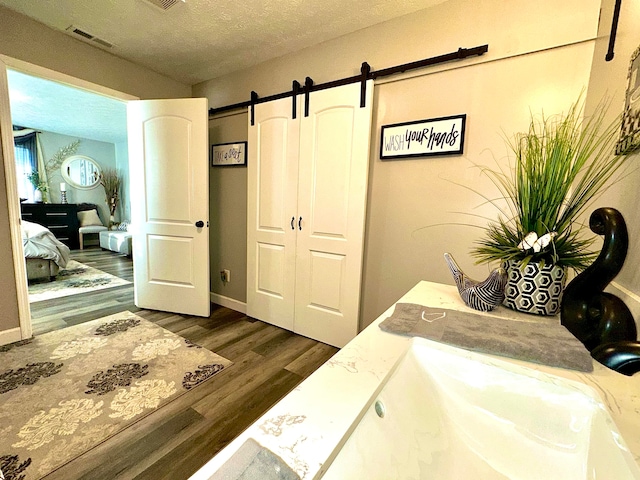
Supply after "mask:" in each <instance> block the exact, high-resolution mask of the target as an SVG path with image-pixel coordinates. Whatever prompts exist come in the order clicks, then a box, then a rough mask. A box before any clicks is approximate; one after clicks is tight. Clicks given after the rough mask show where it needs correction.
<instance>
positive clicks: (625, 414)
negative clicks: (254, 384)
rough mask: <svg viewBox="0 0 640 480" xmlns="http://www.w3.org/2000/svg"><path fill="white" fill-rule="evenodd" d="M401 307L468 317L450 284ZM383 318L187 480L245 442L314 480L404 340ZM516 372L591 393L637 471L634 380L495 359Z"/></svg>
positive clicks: (503, 313) (639, 428) (639, 399)
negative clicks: (528, 371) (547, 376)
mask: <svg viewBox="0 0 640 480" xmlns="http://www.w3.org/2000/svg"><path fill="white" fill-rule="evenodd" d="M398 301H399V302H405V303H417V304H421V305H425V306H430V307H442V308H447V309H452V310H459V311H468V312H473V313H475V314H482V312H478V311H476V310H471V309H470V308H468V307H467V306H465V305H464V303H463V302H462V300H461V299H460V296H459V295H458V291H457V289H456V288H455V287H453V286H450V285H442V284H437V283H431V282H424V281H423V282H420V283H418V284H417V285H416V286H415V287H414V288H412V289H411V290H410V291H409V292H407V294H405V295H404V296H403V297H402V298H401V299H399V300H398ZM394 307H395V305H392V306H391V307H390V308H389V309H388V310H387V311H386V312H384V313H383V314H382V315H380V317H379V318H378V319H377V320H375V321H374V322H373V323H372V324H371V325H369V326H368V327H367V328H366V329H365V330H363V331H362V332H361V333H360V334H359V335H358V336H357V337H356V338H354V339H353V340H352V341H351V342H349V343H348V344H347V345H346V346H345V347H344V348H342V349H341V350H340V351H339V352H338V353H337V354H336V355H334V356H333V357H332V358H331V359H330V360H329V361H328V362H327V363H325V364H324V365H323V366H322V367H320V368H319V369H318V370H317V371H316V372H314V373H313V374H312V375H311V376H310V377H308V378H307V379H306V380H305V381H304V382H302V383H301V384H300V385H298V387H296V388H295V389H294V390H293V391H292V392H291V393H289V394H288V395H287V396H285V397H284V398H283V399H282V400H281V401H280V402H278V403H277V404H276V405H275V406H274V407H272V408H271V409H270V410H269V411H268V412H267V413H266V414H265V415H263V416H262V417H261V418H260V419H259V420H258V421H256V422H255V423H254V424H253V425H252V426H250V427H249V428H248V429H247V430H245V431H244V432H243V433H242V434H241V435H240V436H239V437H238V438H236V439H235V440H234V441H233V442H231V443H230V444H229V445H228V446H227V447H226V448H225V449H224V450H222V451H221V452H220V453H219V454H218V455H216V456H215V457H214V458H212V459H211V460H210V461H209V462H208V463H207V464H205V465H204V466H203V467H202V468H201V469H200V470H198V471H197V472H196V473H195V474H194V475H193V476H192V477H191V480H205V479H208V478H209V477H210V476H211V475H212V474H213V473H214V472H216V471H217V470H218V469H219V468H220V466H221V465H222V464H223V463H224V462H226V461H227V460H228V459H229V458H230V457H231V456H232V455H233V454H234V452H235V451H236V450H237V449H238V448H239V447H240V446H241V445H242V444H243V443H244V442H245V441H246V440H247V439H248V438H253V439H255V440H256V441H257V442H258V443H260V444H261V445H263V446H264V447H266V448H268V449H269V450H271V451H272V452H274V453H275V454H276V455H278V456H279V457H281V458H282V459H283V460H284V461H285V462H286V463H287V464H288V465H289V466H291V468H292V469H293V470H295V471H296V472H297V473H298V475H300V477H301V478H303V479H314V478H320V477H321V476H322V474H323V473H324V472H325V470H326V468H327V467H328V465H329V464H330V462H331V461H332V460H333V458H334V457H335V455H336V454H337V447H338V446H339V445H341V443H342V442H343V441H344V437H345V435H346V434H347V433H348V432H349V430H350V428H351V426H352V424H353V423H354V421H355V420H356V419H357V416H358V414H359V413H360V411H361V409H362V408H363V406H364V405H366V404H367V403H368V402H369V400H370V399H371V398H372V396H373V395H374V394H375V393H376V390H377V389H378V387H379V385H380V383H381V382H382V380H383V379H384V378H385V377H386V376H387V374H388V373H389V371H390V370H391V368H392V367H393V366H394V364H395V363H396V361H397V359H398V358H399V356H400V355H402V354H403V353H404V351H405V350H406V349H407V348H408V345H409V341H410V338H409V337H403V336H399V335H395V334H391V333H386V332H383V331H382V330H380V328H379V327H378V324H379V323H380V322H382V321H383V320H384V319H385V318H387V317H388V316H389V315H390V314H391V313H392V312H393V309H394ZM486 315H489V316H493V317H499V318H506V319H511V320H516V321H525V322H542V323H550V324H552V323H554V324H557V323H559V317H558V316H556V317H540V316H536V315H527V314H522V313H518V312H515V311H513V310H510V309H508V308H505V307H498V308H497V309H496V310H494V311H492V312H487V313H486ZM496 358H501V359H503V360H508V361H511V362H513V363H515V364H518V365H524V366H527V367H529V368H532V369H535V370H539V371H543V372H548V373H552V374H554V375H558V376H561V377H563V378H568V379H570V380H576V381H579V382H581V383H584V384H587V385H589V386H591V387H593V388H594V389H595V390H596V391H597V392H598V394H599V395H600V397H601V399H602V401H603V403H604V404H605V405H606V406H607V408H608V410H609V413H610V415H611V417H612V418H613V420H614V422H615V423H616V426H617V427H618V430H619V431H620V433H621V434H622V437H623V438H624V440H625V442H626V443H627V446H628V447H629V449H630V450H631V452H632V454H633V456H634V458H635V460H636V462H637V463H639V464H640V433H639V432H640V374H637V375H635V376H633V377H627V376H625V375H621V374H618V373H616V372H614V371H612V370H610V369H608V368H606V367H604V366H602V365H600V364H599V363H597V362H594V371H593V372H592V373H582V372H577V371H573V370H566V369H561V368H554V367H546V366H543V365H538V364H534V363H529V362H524V361H519V360H512V359H506V358H504V357H496Z"/></svg>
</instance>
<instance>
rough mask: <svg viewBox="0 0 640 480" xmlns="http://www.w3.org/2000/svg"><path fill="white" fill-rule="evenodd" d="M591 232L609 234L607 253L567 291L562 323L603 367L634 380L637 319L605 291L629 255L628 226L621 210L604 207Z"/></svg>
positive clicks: (638, 355)
mask: <svg viewBox="0 0 640 480" xmlns="http://www.w3.org/2000/svg"><path fill="white" fill-rule="evenodd" d="M589 228H591V230H592V231H593V232H594V233H596V234H598V235H604V243H603V245H602V250H601V252H600V255H598V258H597V259H596V260H595V261H594V262H593V264H592V265H590V266H589V267H588V268H586V269H585V270H584V271H583V272H582V273H580V274H579V275H578V276H576V277H575V278H574V279H573V280H572V281H571V282H570V283H569V285H568V286H567V288H566V289H565V292H564V295H563V298H562V306H561V313H560V318H561V323H562V325H564V326H565V327H566V328H567V329H568V330H569V331H570V332H571V333H572V334H573V335H574V336H575V337H576V338H577V339H578V340H580V341H581V342H582V343H583V344H584V346H585V347H587V349H588V350H589V351H590V352H591V355H592V356H593V357H594V358H595V359H596V360H598V361H599V362H600V363H603V364H605V365H606V366H608V367H610V368H612V369H614V370H617V371H620V372H621V373H625V374H627V375H632V374H633V373H635V372H636V371H640V343H639V342H637V341H636V337H637V330H636V324H635V321H634V320H633V315H632V314H631V312H630V311H629V309H628V308H627V306H626V305H625V304H624V302H623V301H622V300H621V299H620V298H618V297H616V296H615V295H612V294H610V293H607V292H604V289H605V288H606V287H607V285H608V284H609V283H610V282H611V281H612V280H613V279H614V278H615V277H616V275H617V274H618V273H619V272H620V269H621V268H622V265H623V264H624V260H625V258H626V256H627V249H628V247H629V236H628V233H627V225H626V224H625V221H624V218H622V215H621V214H620V212H618V211H617V210H616V209H614V208H599V209H597V210H596V211H594V212H593V213H592V214H591V218H590V219H589Z"/></svg>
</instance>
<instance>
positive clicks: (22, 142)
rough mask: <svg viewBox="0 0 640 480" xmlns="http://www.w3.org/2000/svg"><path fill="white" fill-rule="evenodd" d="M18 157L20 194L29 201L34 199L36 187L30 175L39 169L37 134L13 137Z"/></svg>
mask: <svg viewBox="0 0 640 480" xmlns="http://www.w3.org/2000/svg"><path fill="white" fill-rule="evenodd" d="M13 142H14V146H15V157H16V174H17V180H18V195H19V196H20V198H21V199H22V198H26V199H27V200H28V201H29V202H33V201H34V194H35V191H36V189H35V188H34V187H33V185H32V184H31V182H30V181H29V178H28V175H29V174H30V173H33V172H37V171H38V156H37V151H36V134H35V132H33V133H28V134H26V135H22V136H16V137H14V139H13Z"/></svg>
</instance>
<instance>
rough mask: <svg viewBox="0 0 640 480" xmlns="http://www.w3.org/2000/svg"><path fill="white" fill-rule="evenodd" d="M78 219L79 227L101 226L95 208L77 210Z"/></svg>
mask: <svg viewBox="0 0 640 480" xmlns="http://www.w3.org/2000/svg"><path fill="white" fill-rule="evenodd" d="M78 221H79V222H80V226H81V227H90V226H94V225H95V226H100V227H103V226H104V225H102V222H101V221H100V217H99V216H98V212H96V211H95V210H87V211H85V212H78Z"/></svg>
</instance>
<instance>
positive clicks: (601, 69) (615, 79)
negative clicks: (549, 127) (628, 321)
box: [588, 0, 640, 330]
mask: <svg viewBox="0 0 640 480" xmlns="http://www.w3.org/2000/svg"><path fill="white" fill-rule="evenodd" d="M614 4H615V1H614V0H605V1H603V9H602V21H601V22H600V29H599V31H598V41H597V42H596V47H595V51H594V56H593V70H592V72H591V78H590V82H589V91H588V107H589V108H590V109H592V108H594V107H595V105H596V104H597V103H598V102H599V101H600V100H601V99H602V98H603V97H608V98H609V99H610V102H611V107H610V110H609V115H608V117H609V120H612V121H613V120H615V119H616V115H617V114H619V113H620V112H621V111H622V108H623V106H624V103H625V93H626V89H627V85H628V81H627V73H628V70H629V62H630V60H631V55H632V54H633V53H634V52H635V51H636V49H638V48H640V0H624V1H623V2H622V8H621V11H620V20H619V24H618V34H617V36H616V43H615V55H614V58H613V60H612V61H610V62H607V61H605V55H606V52H607V49H608V46H609V33H610V30H611V20H612V15H613V7H614ZM639 161H640V153H638V154H636V155H634V156H633V157H632V158H630V161H629V164H630V174H629V176H628V177H627V178H625V179H624V180H623V181H621V182H620V183H619V184H617V185H615V186H614V187H613V188H611V190H610V191H609V192H607V193H606V194H605V195H604V196H603V197H602V198H601V199H600V200H599V201H598V202H597V205H596V206H595V207H594V209H595V208H596V207H597V206H608V207H614V208H616V209H617V210H619V211H620V213H622V216H623V217H624V219H625V223H626V224H627V229H628V230H629V251H628V253H627V259H626V261H625V264H624V267H623V268H622V271H621V272H620V274H619V275H618V277H617V278H616V279H615V280H614V284H612V286H611V288H609V290H611V291H613V292H614V293H615V294H617V295H620V296H621V297H622V298H623V300H624V301H625V303H626V304H627V305H628V306H629V308H630V309H631V311H632V312H633V314H634V317H635V319H636V323H638V329H639V330H640V296H639V295H640V269H639V268H638V264H639V263H640V209H639V208H638V205H639V204H640V169H639V168H638V162H639ZM616 285H617V286H618V287H619V288H616Z"/></svg>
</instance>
